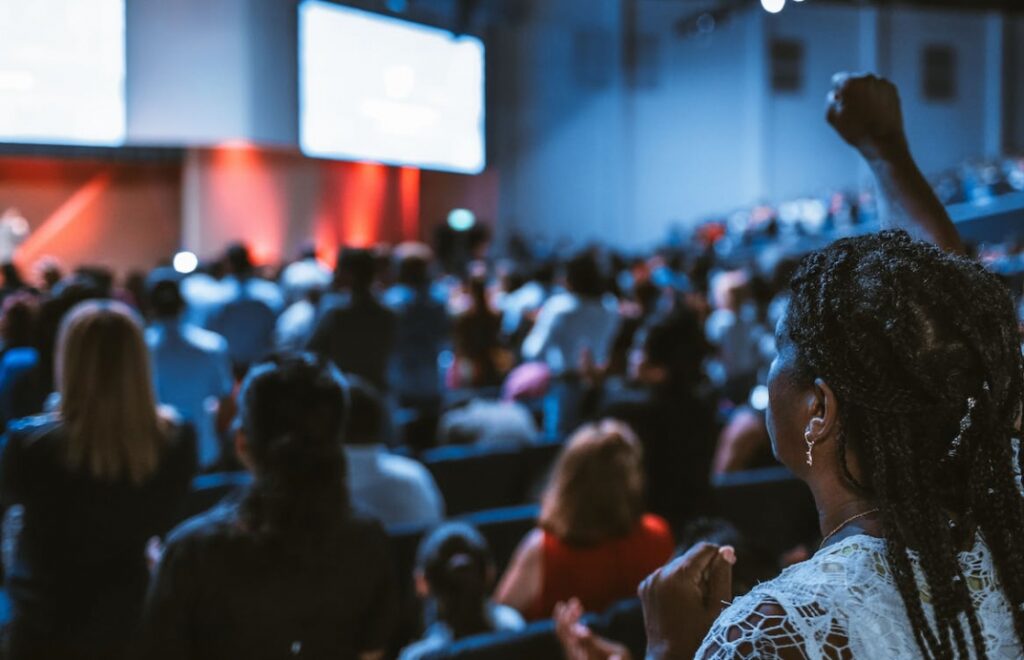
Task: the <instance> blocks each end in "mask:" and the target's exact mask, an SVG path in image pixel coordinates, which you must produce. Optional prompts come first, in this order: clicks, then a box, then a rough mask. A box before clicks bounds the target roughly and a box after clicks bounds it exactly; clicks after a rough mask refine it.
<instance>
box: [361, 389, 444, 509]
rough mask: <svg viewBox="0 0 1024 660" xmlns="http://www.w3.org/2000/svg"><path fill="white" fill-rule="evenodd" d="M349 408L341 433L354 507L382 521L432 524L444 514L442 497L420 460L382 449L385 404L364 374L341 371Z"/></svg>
mask: <svg viewBox="0 0 1024 660" xmlns="http://www.w3.org/2000/svg"><path fill="white" fill-rule="evenodd" d="M346 378H347V379H348V381H349V396H350V398H351V406H352V414H351V418H350V419H349V424H348V429H347V431H346V434H345V458H346V460H347V462H348V487H349V493H350V496H351V498H352V505H353V506H354V507H355V508H356V510H357V511H359V512H361V513H365V514H367V515H369V516H372V517H374V518H376V519H377V520H379V521H380V522H381V523H382V524H384V525H385V526H392V525H407V524H422V525H433V524H437V523H439V522H441V521H442V520H444V499H443V498H442V496H441V491H440V490H438V488H437V484H436V483H435V482H434V478H433V477H432V476H431V474H430V472H429V471H427V468H426V467H424V466H423V464H422V463H420V462H419V461H416V460H413V459H411V458H407V457H405V456H398V455H397V454H392V453H390V452H388V451H387V449H386V448H385V447H384V444H383V442H381V440H382V435H383V433H384V429H385V427H386V422H385V415H386V414H387V413H386V409H385V405H384V401H383V399H382V398H381V395H380V393H379V392H377V390H376V389H374V387H373V386H372V385H370V384H369V382H367V381H366V380H364V379H362V378H359V377H358V376H351V375H347V374H346Z"/></svg>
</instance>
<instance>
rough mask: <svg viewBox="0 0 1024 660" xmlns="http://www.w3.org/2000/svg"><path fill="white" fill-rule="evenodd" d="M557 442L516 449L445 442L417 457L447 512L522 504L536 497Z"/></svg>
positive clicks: (455, 512) (555, 451)
mask: <svg viewBox="0 0 1024 660" xmlns="http://www.w3.org/2000/svg"><path fill="white" fill-rule="evenodd" d="M561 446H562V445H561V443H560V442H542V443H538V444H536V445H529V446H526V447H519V448H504V447H475V446H471V445H449V446H446V447H438V448H436V449H431V450H428V451H426V452H424V453H423V454H422V456H421V457H420V460H422V461H423V464H424V465H426V466H427V469H428V470H430V473H431V474H432V475H433V477H434V480H435V481H436V482H437V486H438V488H439V489H440V490H441V494H442V495H443V496H444V500H445V504H446V506H447V509H448V515H449V516H458V515H461V514H465V513H469V512H472V511H482V510H487V509H497V508H503V507H510V506H517V505H520V504H525V503H527V502H529V501H531V500H534V499H535V498H536V495H537V493H538V492H539V486H538V484H543V482H544V480H545V479H546V477H547V472H548V470H549V469H550V466H551V463H552V462H553V461H554V458H555V456H556V455H557V454H558V451H559V449H560V448H561Z"/></svg>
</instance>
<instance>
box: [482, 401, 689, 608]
mask: <svg viewBox="0 0 1024 660" xmlns="http://www.w3.org/2000/svg"><path fill="white" fill-rule="evenodd" d="M642 453H643V452H642V450H641V448H640V442H639V441H638V440H637V439H636V437H635V436H634V435H633V433H632V431H630V430H629V429H628V428H627V427H626V426H624V425H623V424H621V423H619V422H614V421H607V420H606V421H603V422H600V423H598V424H591V425H588V426H585V427H583V428H581V429H580V430H579V431H577V432H576V433H575V434H574V435H573V437H572V438H570V439H569V441H568V444H567V445H566V447H565V449H564V450H563V451H562V454H561V455H560V456H559V458H558V461H557V462H556V464H555V467H554V471H553V473H552V477H551V481H550V483H549V484H548V487H547V490H546V491H545V493H544V496H543V500H542V503H541V513H540V521H539V525H538V528H537V529H535V530H534V531H532V532H530V533H529V534H528V535H527V536H526V538H525V539H523V542H522V543H521V544H520V546H519V548H518V549H517V550H516V553H515V555H514V556H513V558H512V561H511V564H510V565H509V567H508V569H507V570H506V572H505V575H504V577H503V578H502V579H501V582H500V583H499V585H498V589H497V591H496V594H495V600H496V601H497V602H499V603H502V604H504V605H509V606H511V607H514V608H515V609H517V610H519V612H521V613H522V614H523V616H525V617H526V618H527V619H540V618H543V617H547V616H550V615H551V612H552V609H553V608H554V606H555V604H556V603H558V602H560V601H566V600H568V599H569V598H572V597H576V598H579V600H580V601H581V602H582V603H583V606H584V608H585V609H587V610H588V611H600V610H603V609H604V608H606V607H608V606H609V605H611V604H612V603H613V602H615V601H616V600H619V599H622V598H628V597H630V596H633V595H634V594H635V593H636V588H637V585H638V584H639V583H640V580H642V579H643V578H644V576H646V575H647V574H648V573H650V572H651V571H652V570H654V569H655V568H657V567H658V566H661V565H662V564H663V563H665V561H666V560H667V559H668V558H669V557H670V556H671V554H672V548H673V542H672V533H671V531H669V526H668V524H667V523H666V522H665V521H664V520H663V519H662V518H660V517H658V516H656V515H653V514H645V513H644V503H643V495H644V476H643V456H642Z"/></svg>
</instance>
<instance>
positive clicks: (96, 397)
mask: <svg viewBox="0 0 1024 660" xmlns="http://www.w3.org/2000/svg"><path fill="white" fill-rule="evenodd" d="M56 380H57V388H58V391H59V392H60V408H59V413H60V417H61V420H62V421H63V423H64V425H65V428H66V429H67V438H68V444H67V459H68V463H69V464H70V466H71V467H72V468H73V469H81V470H84V471H87V472H88V473H89V474H91V475H92V476H93V477H95V478H97V479H101V480H107V481H113V480H115V479H119V478H122V477H127V478H128V479H129V480H131V481H132V482H133V483H136V484H139V483H141V482H143V481H144V480H145V479H146V478H147V477H149V476H150V475H151V474H152V473H153V472H154V471H155V470H156V467H157V463H158V461H159V457H160V448H161V445H162V444H163V443H164V441H165V439H166V434H165V424H164V421H163V420H162V418H161V416H160V414H159V413H158V410H157V404H156V396H155V394H154V392H153V378H152V373H151V370H150V363H149V350H148V349H147V347H146V342H145V339H144V338H143V335H142V328H141V324H140V323H139V322H138V321H137V320H136V317H135V314H134V313H133V312H132V311H131V310H130V309H129V308H128V307H127V306H126V305H124V304H122V303H119V302H113V301H87V302H84V303H81V304H79V305H77V306H76V307H74V308H73V309H72V310H71V311H70V312H69V313H68V315H67V317H66V318H65V319H64V322H63V323H62V324H61V329H60V335H59V337H58V340H57V360H56Z"/></svg>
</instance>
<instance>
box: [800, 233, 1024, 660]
mask: <svg viewBox="0 0 1024 660" xmlns="http://www.w3.org/2000/svg"><path fill="white" fill-rule="evenodd" d="M790 286H791V290H792V295H791V300H790V303H789V309H788V314H787V320H786V324H785V326H786V327H785V332H786V333H787V334H788V337H789V339H790V340H791V341H792V342H793V344H794V346H795V347H796V349H797V355H798V358H797V362H798V372H799V373H800V377H802V378H814V377H821V378H823V379H824V380H825V381H826V382H827V383H828V384H829V386H830V387H831V388H832V389H833V391H834V392H835V394H836V397H837V399H838V400H839V403H840V406H839V421H840V434H839V437H838V442H837V450H838V451H839V458H840V464H841V466H842V469H843V473H844V476H845V478H846V479H847V480H849V481H850V483H851V484H852V485H853V486H854V487H855V488H856V489H858V490H859V491H860V492H861V493H862V494H863V495H864V496H865V497H867V498H869V499H871V500H872V501H874V503H875V505H876V506H877V507H878V508H879V510H880V515H881V521H882V525H883V530H884V534H885V539H886V547H887V560H888V563H889V567H890V570H891V571H892V574H893V577H894V580H895V583H896V586H897V588H898V589H899V592H900V596H901V598H902V600H903V602H904V604H905V605H906V608H907V612H908V615H909V618H910V622H911V624H912V627H913V632H914V636H915V640H916V642H917V645H918V647H919V648H920V649H921V652H922V654H923V655H924V656H925V657H926V658H951V657H956V656H959V657H969V655H970V653H969V648H970V647H972V646H973V649H974V653H975V654H976V655H977V657H979V658H984V657H986V654H985V646H984V640H983V637H982V634H981V627H980V624H979V621H978V617H977V613H976V611H975V609H974V604H973V602H972V599H971V594H970V592H969V590H968V585H967V583H966V581H965V579H964V576H963V574H962V570H961V567H960V564H959V562H958V548H960V547H961V546H962V545H963V544H964V543H968V542H970V540H972V539H973V538H974V535H975V534H976V533H980V534H981V536H982V537H983V538H984V540H985V542H986V544H987V545H988V548H989V550H990V551H991V554H992V559H993V562H994V564H995V568H996V571H997V575H998V578H999V582H1000V585H999V586H1000V587H1001V588H1002V590H1003V593H1004V594H1005V596H1006V598H1007V600H1008V602H1009V603H1010V604H1011V609H1012V616H1013V623H1014V629H1015V631H1016V634H1017V638H1018V640H1024V611H1022V609H1021V608H1022V606H1024V605H1022V604H1024V549H1022V546H1021V544H1020V539H1021V538H1024V499H1022V497H1021V493H1020V491H1019V490H1018V488H1017V485H1016V481H1015V469H1014V462H1015V460H1016V455H1015V451H1014V447H1013V442H1014V440H1013V438H1014V437H1016V434H1017V430H1016V424H1017V420H1018V416H1019V415H1020V411H1021V402H1022V379H1024V371H1022V358H1021V346H1020V340H1021V337H1020V334H1019V330H1018V328H1017V322H1016V317H1015V314H1014V309H1013V303H1012V300H1011V297H1010V294H1009V291H1007V289H1006V288H1005V287H1004V286H1003V284H1002V283H1001V282H1000V281H999V280H998V278H997V277H996V276H995V275H993V274H992V273H990V272H988V271H986V270H985V269H984V268H983V267H982V266H981V265H980V264H978V263H977V262H974V261H971V260H968V259H966V258H964V257H960V256H956V255H953V254H949V253H946V252H943V251H941V250H939V249H938V248H936V247H934V246H932V245H929V244H926V243H921V242H916V241H913V240H912V239H911V238H910V236H909V235H907V234H906V233H905V232H902V231H884V232H881V233H878V234H873V235H870V236H862V237H857V238H848V239H842V240H839V241H836V242H835V243H833V244H832V245H831V246H829V247H827V248H825V249H824V250H821V251H819V252H816V253H814V254H811V255H809V256H808V257H807V258H806V259H804V261H803V262H802V263H801V265H800V267H799V268H798V270H797V272H796V273H795V274H794V276H793V279H792V282H791V285H790ZM847 451H851V452H853V453H854V454H855V455H856V457H857V459H858V460H859V465H860V468H861V469H860V474H861V475H863V476H862V477H861V478H862V481H858V480H857V479H855V477H854V475H853V474H852V473H851V471H850V469H849V466H848V464H847V455H846V454H847ZM912 557H913V558H916V560H917V563H918V565H919V567H920V571H921V573H922V574H923V580H924V584H923V586H922V587H919V585H918V580H917V578H916V577H915V569H914V563H913V561H912ZM922 591H926V593H925V594H922ZM922 597H924V598H926V599H927V600H929V601H930V603H931V604H932V606H933V614H934V616H933V617H931V620H929V617H926V615H925V612H924V608H923V606H922ZM961 617H963V619H964V620H966V622H967V626H966V630H965V629H964V626H963V625H961Z"/></svg>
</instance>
